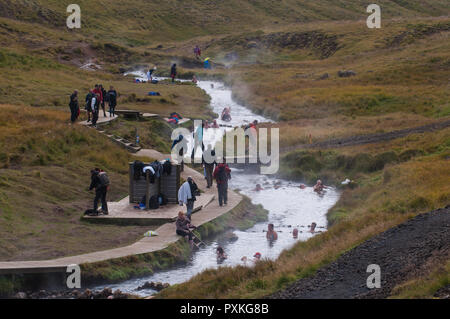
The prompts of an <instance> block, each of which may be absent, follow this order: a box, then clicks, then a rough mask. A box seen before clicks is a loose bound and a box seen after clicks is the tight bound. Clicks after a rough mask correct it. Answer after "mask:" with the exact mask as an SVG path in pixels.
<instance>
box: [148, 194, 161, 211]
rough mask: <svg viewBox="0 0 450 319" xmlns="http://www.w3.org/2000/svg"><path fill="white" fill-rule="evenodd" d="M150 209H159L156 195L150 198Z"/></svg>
mask: <svg viewBox="0 0 450 319" xmlns="http://www.w3.org/2000/svg"><path fill="white" fill-rule="evenodd" d="M148 206H150V207H149V208H150V209H158V208H159V200H158V195H153V196H152V197H150V202H149V203H148Z"/></svg>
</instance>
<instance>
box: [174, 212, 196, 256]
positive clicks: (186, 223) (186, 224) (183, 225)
mask: <svg viewBox="0 0 450 319" xmlns="http://www.w3.org/2000/svg"><path fill="white" fill-rule="evenodd" d="M175 225H176V234H177V235H179V236H183V237H185V238H186V237H187V239H188V240H189V244H190V245H191V248H192V247H193V245H194V242H193V241H192V231H191V228H193V229H195V228H196V227H195V226H194V225H192V224H191V220H190V219H189V218H187V217H186V215H185V214H184V213H183V212H182V211H180V212H178V217H177V220H176V222H175Z"/></svg>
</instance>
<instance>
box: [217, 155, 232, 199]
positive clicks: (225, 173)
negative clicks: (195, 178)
mask: <svg viewBox="0 0 450 319" xmlns="http://www.w3.org/2000/svg"><path fill="white" fill-rule="evenodd" d="M213 176H214V178H215V179H216V183H217V190H218V193H219V206H222V203H223V204H224V205H227V201H228V180H229V179H231V169H230V168H229V167H228V165H227V163H226V160H225V158H224V159H223V163H220V164H219V165H217V167H216V169H215V170H214V173H213Z"/></svg>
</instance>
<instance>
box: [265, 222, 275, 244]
mask: <svg viewBox="0 0 450 319" xmlns="http://www.w3.org/2000/svg"><path fill="white" fill-rule="evenodd" d="M266 238H267V240H270V241H274V240H277V239H278V234H277V232H276V231H275V230H274V226H273V224H269V225H268V226H267V234H266Z"/></svg>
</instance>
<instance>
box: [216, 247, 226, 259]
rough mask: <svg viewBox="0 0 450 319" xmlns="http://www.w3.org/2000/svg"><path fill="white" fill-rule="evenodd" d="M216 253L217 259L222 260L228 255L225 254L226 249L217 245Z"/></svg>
mask: <svg viewBox="0 0 450 319" xmlns="http://www.w3.org/2000/svg"><path fill="white" fill-rule="evenodd" d="M216 255H217V261H218V262H222V261H224V260H225V259H227V255H226V254H225V251H224V250H223V248H222V247H221V246H219V247H217V249H216Z"/></svg>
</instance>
